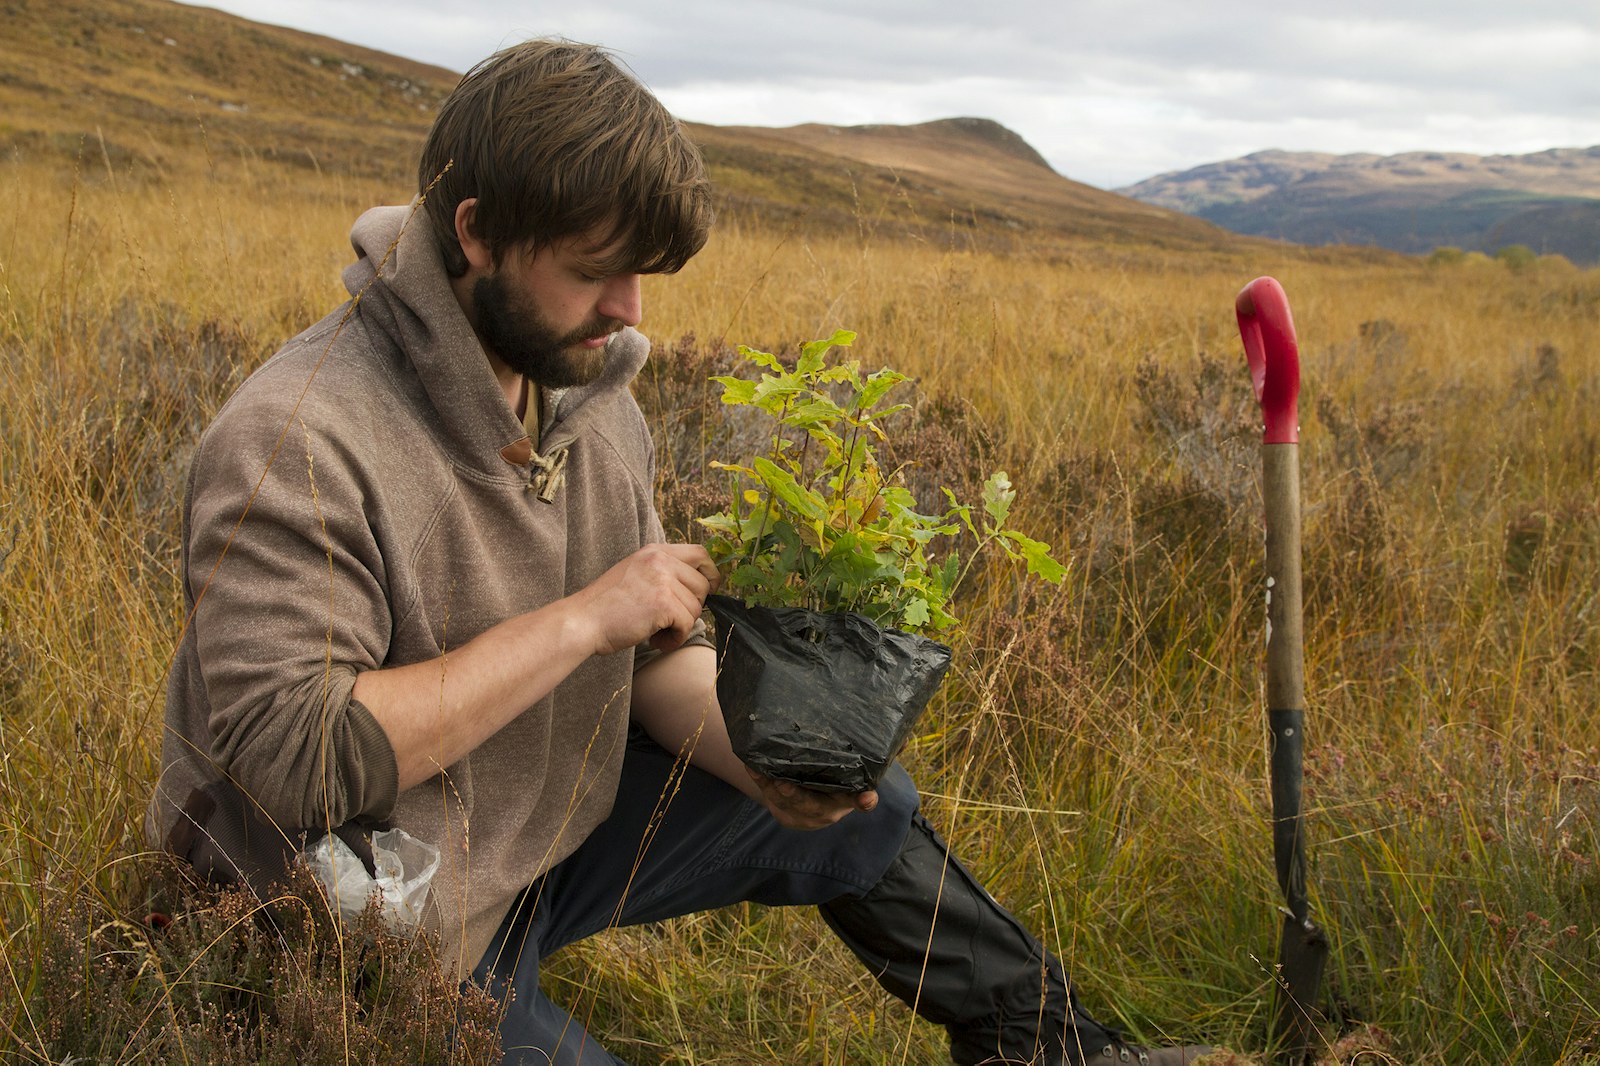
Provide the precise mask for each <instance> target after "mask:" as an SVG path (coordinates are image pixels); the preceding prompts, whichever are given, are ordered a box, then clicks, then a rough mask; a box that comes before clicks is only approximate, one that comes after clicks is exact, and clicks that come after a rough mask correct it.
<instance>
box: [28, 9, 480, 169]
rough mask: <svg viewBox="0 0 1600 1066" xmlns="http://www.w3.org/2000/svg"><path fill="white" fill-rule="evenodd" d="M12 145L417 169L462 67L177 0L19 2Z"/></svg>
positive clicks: (106, 155) (159, 163)
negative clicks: (421, 148)
mask: <svg viewBox="0 0 1600 1066" xmlns="http://www.w3.org/2000/svg"><path fill="white" fill-rule="evenodd" d="M4 11H5V17H4V18H3V19H0V116H3V118H0V151H3V152H4V153H5V154H6V155H8V156H12V157H22V158H26V157H34V156H41V155H43V156H51V155H55V156H61V155H65V156H76V155H78V154H79V153H80V152H81V151H82V150H83V149H84V147H86V146H87V148H88V149H89V152H90V155H89V158H91V159H93V160H94V161H95V162H96V163H100V162H102V161H103V159H109V160H111V161H112V162H115V163H118V164H127V165H130V166H132V167H134V168H135V169H136V170H137V169H138V168H140V167H152V168H157V169H162V168H167V167H171V166H175V165H176V166H182V165H183V164H184V163H185V162H186V161H189V160H192V159H193V158H195V157H196V155H197V154H199V153H201V152H203V153H204V155H203V156H202V158H205V157H210V159H211V161H212V163H213V165H216V164H219V163H221V162H224V161H226V160H231V159H239V158H244V159H248V160H251V161H258V160H266V161H276V162H281V163H286V164H289V165H292V166H299V167H308V168H317V169H323V170H333V171H336V172H341V173H351V174H362V175H372V176H389V175H398V174H404V173H406V172H408V171H409V169H410V167H409V165H401V161H403V160H405V159H407V158H414V155H415V151H416V149H415V144H416V143H417V141H418V140H419V139H420V138H421V137H422V135H423V134H424V133H425V132H426V130H427V127H428V122H429V120H430V118H431V116H432V113H433V109H434V107H435V106H436V105H437V103H438V101H439V100H440V99H441V98H442V97H443V96H444V94H445V93H447V92H448V91H449V90H450V88H451V87H452V86H454V85H455V83H456V80H457V78H458V77H459V76H458V75H456V74H454V73H452V72H450V71H448V70H444V69H443V68H440V67H431V66H427V65H425V64H422V63H416V62H412V61H411V60H407V59H401V58H398V57H396V56H390V55H385V54H383V53H381V52H374V51H372V50H370V49H366V48H360V47H357V46H355V45H349V44H344V43H342V42H340V41H335V40H332V39H330V38H326V37H318V36H315V35H312V34H307V33H300V32H297V31H294V30H288V29H282V28H279V27H275V26H264V25H261V24H258V23H253V22H248V21H246V20H244V19H239V18H236V17H234V16H232V15H226V14H223V13H222V12H219V11H213V10H210V9H208V8H195V7H187V6H184V5H181V4H175V3H169V2H165V0H8V2H7V3H6V4H5V8H4Z"/></svg>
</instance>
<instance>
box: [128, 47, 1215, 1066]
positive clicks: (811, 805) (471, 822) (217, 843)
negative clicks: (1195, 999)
mask: <svg viewBox="0 0 1600 1066" xmlns="http://www.w3.org/2000/svg"><path fill="white" fill-rule="evenodd" d="M420 179H421V197H420V199H419V201H418V202H417V203H414V204H413V205H412V206H411V207H410V208H380V209H376V210H373V211H370V212H368V213H367V214H365V215H363V216H362V218H361V219H360V220H359V221H357V223H356V225H355V228H354V230H353V232H352V242H353V244H354V246H355V249H356V253H357V255H358V260H357V262H356V263H355V264H354V265H353V266H351V267H350V268H348V270H347V271H346V272H345V283H346V286H347V287H348V288H349V290H350V293H351V300H350V302H349V303H347V304H346V305H345V306H344V307H342V308H341V309H339V310H338V311H336V312H334V313H333V314H332V315H330V316H329V317H328V318H326V319H324V320H323V321H322V322H320V323H318V324H317V325H315V326H312V327H311V328H310V329H309V330H307V331H306V332H305V333H303V334H301V335H300V336H299V337H296V338H295V339H294V340H292V341H291V342H290V343H289V344H288V345H287V346H286V347H285V348H284V349H283V350H282V351H280V352H279V353H278V354H277V355H275V356H274V357H273V358H272V359H271V360H269V361H268V362H267V363H266V364H265V365H264V366H262V367H261V369H260V370H258V371H257V372H256V373H255V374H254V375H253V376H252V377H251V379H250V380H249V381H248V382H247V383H246V384H245V385H244V386H243V387H242V388H241V389H240V390H239V392H238V393H237V394H236V395H235V396H234V397H233V398H232V399H231V400H230V401H229V402H228V404H227V405H225V407H224V408H223V409H222V411H220V412H219V414H218V416H217V419H216V421H215V423H214V425H213V426H212V427H211V429H210V430H209V431H208V432H207V434H206V436H205V437H204V439H203V441H202V442H201V445H200V447H199V449H198V451H197V453H196V457H195V461H194V466H193V470H192V472H191V476H190V483H189V492H188V499H187V504H186V509H185V516H184V518H185V522H184V532H185V536H184V573H185V590H186V595H187V597H188V600H189V604H190V607H191V616H190V623H189V625H188V627H187V629H186V630H185V632H184V636H183V641H182V644H181V647H180V649H179V652H178V655H177V658H176V660H175V662H174V665H173V670H172V675H171V679H170V685H169V692H168V702H167V718H166V724H167V730H166V734H165V742H164V745H163V757H162V776H161V781H160V784H159V786H158V788H157V790H156V795H155V798H154V800H153V801H152V805H151V834H152V837H153V839H154V840H155V841H157V842H158V843H160V844H161V845H162V846H164V847H166V848H168V849H169V850H171V851H173V852H175V853H177V854H179V855H182V856H183V857H185V858H187V859H188V860H189V861H191V862H192V863H194V864H195V865H196V867H197V868H199V869H201V870H202V871H203V872H205V873H207V874H209V875H212V876H214V877H218V878H221V879H224V880H243V881H245V882H247V883H250V884H262V883H264V882H265V881H266V880H268V879H270V878H271V877H272V876H275V875H277V874H278V873H280V872H281V870H282V868H283V864H284V863H285V862H286V861H288V858H289V856H290V855H291V854H292V853H293V851H294V850H295V849H297V848H298V847H300V846H301V845H302V843H303V842H304V841H305V840H306V839H307V837H308V835H316V834H319V833H321V832H327V831H332V832H336V833H338V834H339V835H340V836H341V837H344V838H346V839H348V840H352V841H354V842H356V843H357V844H358V845H359V843H360V842H361V840H362V837H363V835H364V832H365V831H366V830H368V829H370V828H372V827H375V826H380V825H385V824H388V825H394V826H398V827H400V828H403V829H405V830H406V831H407V832H409V833H410V834H411V835H412V836H414V837H417V838H419V839H421V840H424V841H426V842H428V843H430V844H432V845H434V846H435V847H437V848H438V849H439V850H440V852H441V863H440V867H439V871H438V873H437V874H436V875H435V878H434V880H433V883H432V893H431V898H430V902H429V904H428V908H427V911H428V912H427V921H428V924H429V926H430V928H431V929H432V930H433V931H434V932H435V933H437V935H438V936H439V939H440V943H441V947H442V951H443V957H444V959H445V962H446V964H447V965H450V966H453V967H454V968H455V969H456V970H457V971H458V972H460V973H462V974H463V975H470V976H471V977H472V979H474V980H476V981H478V982H480V983H482V984H484V985H486V986H487V987H489V988H490V989H491V990H493V991H494V992H495V993H496V994H497V995H499V996H500V997H501V998H502V999H504V1000H505V1001H506V1002H507V1008H506V1014H505V1019H504V1022H503V1024H502V1037H503V1041H504V1044H505V1049H506V1055H507V1061H511V1062H520V1061H528V1062H541V1063H543V1062H549V1061H554V1062H559V1063H567V1064H577V1063H612V1062H615V1061H617V1060H615V1059H614V1058H612V1057H611V1056H610V1055H609V1054H607V1053H606V1052H605V1051H604V1050H603V1049H601V1048H600V1047H598V1046H597V1045H596V1043H595V1041H594V1040H593V1038H591V1037H589V1036H588V1035H587V1034H586V1033H584V1031H583V1030H582V1028H581V1027H580V1026H579V1025H578V1024H577V1023H576V1022H575V1021H574V1020H573V1019H572V1018H571V1017H569V1016H568V1015H567V1014H566V1013H565V1012H563V1011H562V1010H561V1009H560V1008H559V1007H557V1006H556V1005H555V1004H553V1003H551V1002H550V1001H549V1000H548V999H546V998H545V997H544V996H543V995H542V993H541V992H540V991H539V985H538V967H539V960H540V959H541V958H542V957H543V956H544V955H546V954H548V953H549V952H550V951H553V950H555V949H556V948H558V947H560V946H561V945H563V944H566V943H570V942H571V941H573V940H576V939H578V938H580V937H583V936H586V935H588V934H590V933H593V932H596V931H598V930H600V929H603V928H606V927H608V926H612V925H618V924H629V923H637V922H644V921H652V920H657V919H661V918H665V917H668V916H671V915H675V914H682V913H686V912H689V911H693V910H698V909H704V908H707V907H714V906H721V905H724V904H729V903H733V902H736V901H739V900H747V899H748V900H756V901H760V902H764V903H771V904H793V903H812V904H819V905H821V907H822V913H823V915H824V917H825V919H826V920H827V922H828V923H829V925H830V926H831V927H832V928H833V929H834V930H835V931H836V932H837V933H838V934H839V936H840V937H841V938H842V939H843V940H844V942H845V943H846V944H847V945H848V946H849V947H850V948H851V950H852V951H854V952H855V953H856V954H857V955H858V956H860V957H861V958H862V959H863V961H865V962H866V963H867V965H868V966H869V967H871V969H872V971H873V973H874V975H875V976H877V977H878V979H879V980H880V981H882V982H883V983H884V984H885V985H886V986H887V987H888V988H890V989H891V990H892V991H894V992H895V993H897V994H898V995H900V996H901V997H902V998H904V999H906V1000H907V1001H908V1002H914V1003H915V1005H916V1008H917V1009H918V1011H919V1012H921V1013H922V1014H923V1015H925V1016H926V1017H929V1018H931V1019H933V1020H934V1021H936V1022H939V1023H940V1024H943V1025H945V1026H947V1027H948V1029H949V1032H950V1035H951V1046H952V1054H953V1055H954V1057H955V1058H956V1060H957V1061H959V1062H964V1063H971V1062H980V1061H1007V1062H1013V1061H1015V1062H1032V1061H1039V1062H1049V1063H1055V1062H1061V1061H1078V1060H1081V1059H1083V1058H1086V1057H1087V1058H1092V1059H1097V1058H1098V1057H1099V1056H1102V1055H1111V1056H1115V1055H1121V1054H1123V1053H1124V1052H1125V1051H1126V1050H1127V1049H1126V1048H1125V1047H1124V1045H1123V1044H1122V1043H1121V1042H1120V1040H1118V1039H1117V1038H1116V1036H1115V1034H1113V1033H1111V1032H1109V1031H1108V1030H1106V1029H1104V1028H1102V1027H1101V1026H1099V1025H1097V1024H1095V1023H1094V1022H1093V1021H1092V1020H1090V1019H1089V1018H1088V1017H1087V1016H1086V1015H1084V1014H1083V1013H1082V1012H1081V1011H1078V1010H1077V1008H1076V1005H1075V1003H1074V1002H1073V1000H1072V998H1071V996H1070V994H1069V992H1068V989H1067V984H1066V979H1065V976H1064V974H1063V972H1062V970H1061V967H1060V964H1059V963H1058V962H1057V961H1056V960H1055V959H1053V958H1050V957H1049V956H1047V955H1046V953H1045V952H1044V950H1043V949H1042V947H1041V946H1040V945H1039V944H1038V942H1037V941H1036V940H1034V938H1033V937H1031V936H1030V935H1028V934H1027V933H1026V932H1025V931H1024V930H1023V929H1022V928H1021V926H1019V925H1018V924H1017V923H1016V922H1015V920H1013V919H1012V918H1011V917H1010V915H1008V914H1007V913H1006V912H1005V911H1003V910H1002V909H1001V908H1000V907H999V906H998V905H997V904H996V903H994V901H993V900H992V899H991V898H990V897H989V896H988V894H987V893H985V892H984V891H983V890H982V889H981V888H980V887H979V886H978V885H977V884H976V883H975V882H974V881H973V880H972V878H971V877H970V876H969V875H968V874H967V873H966V871H965V870H964V869H963V868H961V866H960V865H959V864H957V863H955V862H954V861H952V860H950V859H949V858H948V856H947V853H946V851H945V848H944V845H943V844H942V843H941V842H940V840H939V839H938V837H937V836H935V835H934V833H933V831H932V830H931V828H930V827H929V826H928V824H927V822H926V821H925V820H923V819H922V817H921V816H920V814H918V813H917V810H916V807H917V797H916V792H915V790H914V788H913V787H912V786H911V783H910V781H909V779H908V778H907V777H906V775H905V773H904V772H903V771H901V770H899V769H898V768H896V769H895V770H893V771H892V772H891V773H890V774H889V775H888V776H887V777H886V778H885V779H884V781H883V783H882V784H881V785H880V787H879V789H878V790H877V791H875V792H868V793H864V794H862V795H858V796H838V795H833V794H827V793H820V792H812V791H809V790H806V789H803V788H798V787H796V786H794V785H792V784H787V783H779V782H774V781H771V780H767V779H764V778H760V777H758V776H755V775H753V774H751V773H750V772H749V771H747V770H746V769H745V768H744V766H743V765H742V764H741V763H740V762H739V761H738V760H737V759H736V758H735V757H734V755H733V754H732V751H731V750H730V748H729V746H728V739H727V735H726V732H725V731H724V728H723V725H722V719H721V715H720V713H719V712H718V711H717V709H716V696H715V685H714V678H715V662H714V659H713V653H712V650H711V648H710V647H709V645H708V644H707V642H706V641H705V639H704V637H703V633H702V629H701V623H700V614H701V605H702V603H703V601H704V598H705V596H706V595H707V593H708V592H710V591H711V590H712V589H714V588H715V587H716V585H717V580H718V575H717V572H716V569H715V568H714V567H713V566H712V564H711V562H710V560H709V558H708V557H707V556H706V554H705V552H704V551H703V550H701V549H700V548H699V547H697V546H693V545H687V544H666V543H663V537H662V531H661V526H660V523H659V521H658V520H657V517H656V514H655V510H654V505H653V502H652V487H653V477H652V469H651V462H652V458H651V457H652V451H651V445H650V438H649V434H648V432H647V430H646V428H645V426H644V422H643V418H642V416H641V415H640V412H639V409H638V407H637V406H636V405H635V404H634V402H633V400H632V397H631V396H630V394H629V392H628V383H629V381H630V380H631V379H632V377H633V376H634V374H635V373H636V372H637V371H638V369H639V367H640V366H641V365H642V363H643V362H644V359H645V355H646V350H647V345H646V343H645V341H644V340H643V338H642V337H641V336H640V334H639V333H637V332H636V331H635V329H634V327H635V326H636V325H637V324H638V323H639V321H640V318H641V314H642V310H641V306H640V289H639V280H640V275H641V274H645V273H651V272H667V271H674V270H676V269H678V268H679V267H681V266H682V265H683V264H684V263H685V262H686V261H687V260H688V259H689V258H690V257H692V256H693V255H694V254H695V253H696V252H698V251H699V249H700V247H701V246H702V244H703V243H704V241H705V239H706V234H707V232H708V229H709V226H710V222H711V208H710V194H709V189H708V185H707V181H706V178H705V174H704V170H703V168H702V165H701V162H700V159H699V156H698V153H697V152H696V150H695V149H694V147H693V145H692V144H691V143H690V142H689V141H688V139H687V137H686V136H685V135H684V133H683V131H682V130H681V128H680V127H679V126H678V124H677V123H676V122H675V121H674V120H673V119H672V118H671V116H669V115H668V114H667V113H666V111H665V110H664V109H663V108H662V107H661V105H660V104H659V102H658V101H656V100H655V99H654V97H652V96H651V95H650V94H649V92H648V91H646V90H645V89H644V88H643V87H642V86H641V85H640V84H639V83H638V82H637V81H635V80H634V79H633V78H632V77H630V76H629V75H627V74H626V73H624V72H623V71H622V70H620V69H619V68H618V66H617V65H616V64H614V63H613V62H612V61H611V60H610V58H609V57H608V56H607V55H606V54H605V53H603V52H601V51H599V50H598V49H595V48H592V47H589V46H585V45H577V44H572V43H570V42H562V41H532V42H528V43H526V44H523V45H519V46H516V47H513V48H510V49H507V50H505V51H503V52H501V53H499V54H497V55H495V56H493V57H491V58H490V59H488V60H486V61H485V62H484V63H482V64H480V65H479V66H478V67H477V68H475V69H474V70H473V71H472V72H470V73H469V74H468V75H467V76H466V77H465V78H464V79H463V80H462V82H461V84H460V86H458V88H457V89H456V90H455V92H454V93H453V94H452V96H451V97H450V98H449V99H448V100H447V101H446V102H445V104H444V105H443V107H442V108H441V110H440V113H439V116H438V118H437V121H436V122H435V124H434V127H433V130H432V132H431V134H430V136H429V139H428V142H427V145H426V147H425V148H424V151H423V155H422V161H421V165H420ZM680 755H683V756H686V758H687V763H688V766H686V765H685V763H684V760H683V759H682V758H680ZM930 930H931V937H930ZM930 952H931V954H930ZM925 958H926V959H927V962H926V966H924V959H925ZM508 990H514V991H515V993H516V994H515V995H514V996H509V995H507V992H508ZM1193 1050H1194V1049H1187V1050H1184V1049H1169V1050H1167V1051H1164V1052H1157V1053H1152V1054H1151V1061H1158V1062H1182V1061H1187V1059H1188V1057H1189V1056H1190V1055H1192V1053H1193ZM1140 1054H1143V1053H1140Z"/></svg>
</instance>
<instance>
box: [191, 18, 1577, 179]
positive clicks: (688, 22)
mask: <svg viewBox="0 0 1600 1066" xmlns="http://www.w3.org/2000/svg"><path fill="white" fill-rule="evenodd" d="M206 6H210V7H216V8H220V9H222V10H225V11H230V12H233V13H235V14H239V15H243V16H245V17H246V18H252V19H256V20H258V21H262V22H271V23H276V24H278V25H287V26H294V27H296V28H298V29H304V30H310V31H312V32H315V33H321V34H325V35H327V36H329V37H336V38H339V39H341V40H347V41H352V42H355V43H358V44H363V45H366V46H368V47H371V48H377V49H381V50H382V51H385V52H392V53H395V54H398V55H403V56H408V57H410V58H413V59H419V60H423V61H426V62H429V63H436V64H439V65H440V66H444V67H449V68H450V69H452V70H456V71H464V70H466V69H467V68H468V67H470V66H471V65H472V64H473V63H474V62H476V61H477V60H479V59H481V58H482V57H484V56H485V55H488V54H489V53H490V52H493V51H494V50H495V49H497V48H500V47H502V46H504V45H506V44H510V43H513V42H515V41H518V40H521V39H523V38H526V37H531V36H539V35H561V36H565V37H570V38H573V39H576V40H583V41H592V42H594V43H597V44H603V45H605V46H607V47H608V48H611V49H612V50H613V51H615V52H617V53H618V54H619V55H620V56H621V58H623V59H624V60H625V61H626V62H627V63H628V65H629V66H630V67H632V69H633V70H634V71H635V72H636V73H637V74H638V75H639V77H640V78H642V79H643V80H644V81H645V83H646V84H648V85H649V86H651V88H653V89H654V90H655V91H656V93H657V95H659V96H660V97H661V99H662V100H663V101H664V102H665V103H666V104H667V106H668V107H669V108H671V109H672V110H673V111H674V112H675V113H676V114H678V115H679V116H680V117H682V118H686V119H692V120H696V121H700V122H710V123H715V124H717V125H756V126H788V125H794V124H796V123H801V122H826V123H832V124H836V125H854V124H857V123H867V122H888V123H911V122H921V121H926V120H929V119H935V118H949V117H953V116H958V115H976V116H979V117H983V118H992V119H995V120H997V121H999V122H1001V123H1004V124H1005V125H1006V126H1009V127H1010V128H1011V129H1013V130H1015V131H1016V132H1017V133H1019V134H1021V135H1022V136H1023V137H1024V138H1025V139H1026V140H1027V141H1028V142H1029V143H1030V144H1032V145H1033V146H1034V147H1035V148H1037V149H1038V150H1039V151H1040V152H1041V153H1042V154H1043V155H1044V156H1045V158H1047V159H1048V160H1049V161H1050V163H1051V165H1052V166H1054V167H1055V168H1056V169H1057V170H1058V171H1060V172H1061V173H1063V174H1065V175H1067V176H1068V177H1070V178H1074V179H1076V180H1078V181H1084V182H1088V183H1089V184H1091V185H1098V186H1101V187H1102V188H1116V187H1118V186H1122V185H1127V184H1131V183H1132V182H1135V181H1138V180H1140V179H1142V178H1146V177H1150V176H1152V175H1154V174H1159V173H1162V172H1165V171H1171V170H1183V169H1187V168H1188V167H1192V166H1197V165H1199V164H1202V163H1210V162H1215V161H1217V160H1222V159H1230V158H1233V157H1235V156H1240V155H1246V154H1248V153H1250V152H1254V151H1259V150H1261V149H1264V148H1284V149H1290V150H1296V151H1323V152H1341V153H1342V152H1379V153H1383V154H1389V153H1394V152H1405V151H1413V150H1423V149H1426V150H1434V151H1459V152H1472V153H1476V154H1493V153H1500V152H1505V153H1521V152H1533V151H1540V150H1542V149H1545V148H1556V147H1588V146H1590V145H1600V0H1384V2H1378V0H1274V2H1272V3H1268V4H1243V3H1233V4H1222V3H1217V2H1215V0H1141V2H1137V3H1128V2H1121V3H1117V2H1112V0H805V2H792V3H791V2H777V0H584V2H577V3H572V2H569V3H565V4H558V3H554V2H551V0H454V2H451V0H427V2H424V0H208V2H207V4H206Z"/></svg>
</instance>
